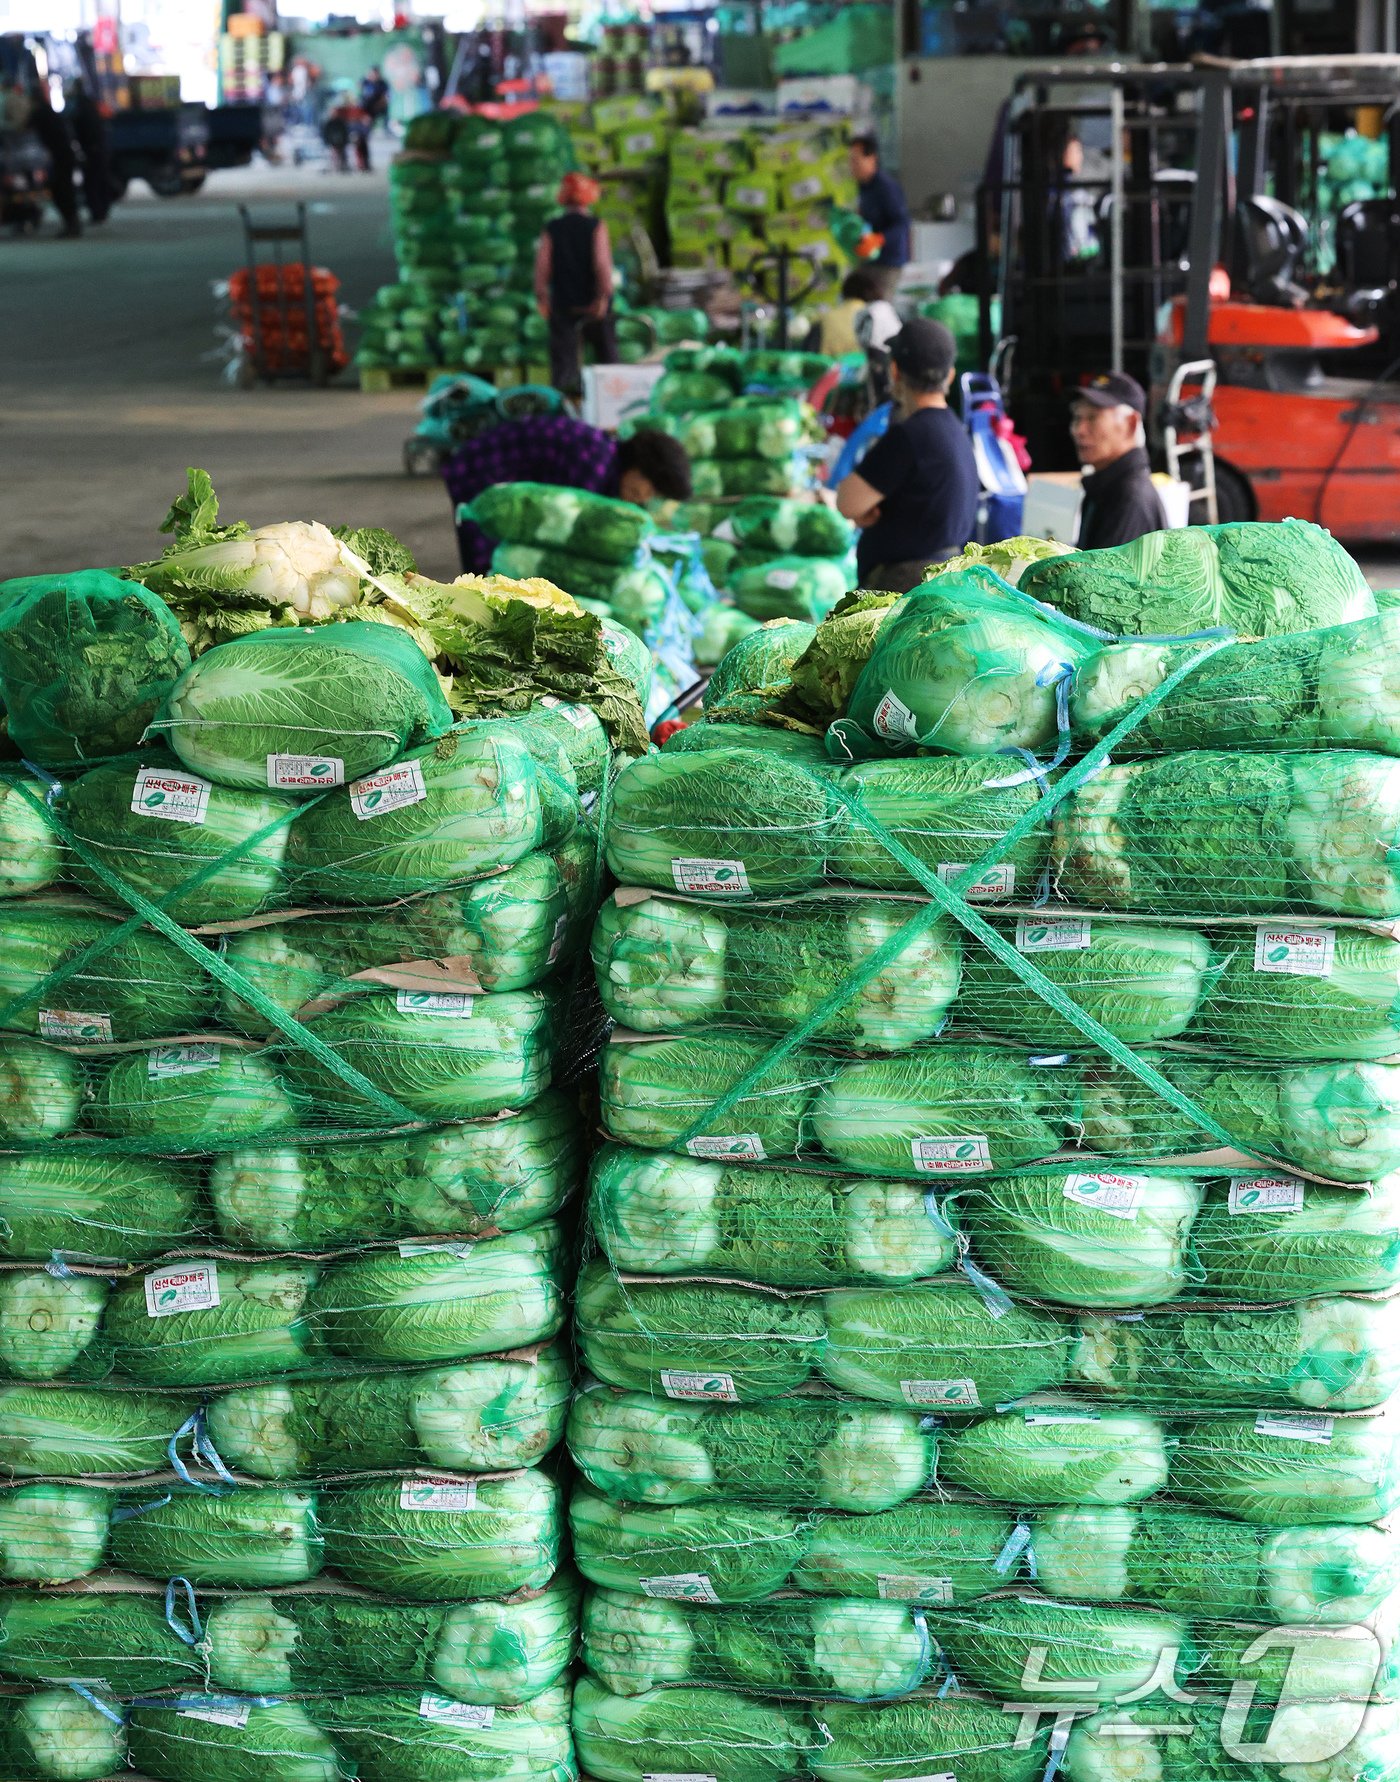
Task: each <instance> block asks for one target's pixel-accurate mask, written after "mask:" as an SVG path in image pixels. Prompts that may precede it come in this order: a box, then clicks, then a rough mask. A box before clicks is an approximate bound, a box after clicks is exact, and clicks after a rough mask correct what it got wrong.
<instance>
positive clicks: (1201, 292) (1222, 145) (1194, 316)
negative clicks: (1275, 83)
mask: <svg viewBox="0 0 1400 1782" xmlns="http://www.w3.org/2000/svg"><path fill="white" fill-rule="evenodd" d="M1229 119H1230V87H1229V82H1228V80H1227V79H1226V77H1225V76H1224V75H1223V74H1219V73H1216V72H1215V71H1213V70H1210V71H1208V72H1207V73H1206V76H1205V80H1204V82H1203V84H1202V87H1201V133H1200V136H1199V137H1198V138H1197V148H1196V190H1195V193H1194V195H1193V197H1192V203H1191V241H1190V249H1189V262H1188V272H1187V280H1186V327H1185V339H1184V340H1183V342H1182V348H1181V356H1182V358H1183V359H1204V358H1207V357H1208V356H1209V344H1208V343H1209V337H1210V275H1211V270H1212V268H1213V267H1214V265H1215V260H1216V253H1217V250H1218V243H1219V234H1220V229H1219V218H1220V211H1221V206H1222V200H1223V197H1224V172H1225V160H1226V157H1227V155H1228V154H1229V147H1230V145H1229V138H1228V134H1227V131H1228V126H1229Z"/></svg>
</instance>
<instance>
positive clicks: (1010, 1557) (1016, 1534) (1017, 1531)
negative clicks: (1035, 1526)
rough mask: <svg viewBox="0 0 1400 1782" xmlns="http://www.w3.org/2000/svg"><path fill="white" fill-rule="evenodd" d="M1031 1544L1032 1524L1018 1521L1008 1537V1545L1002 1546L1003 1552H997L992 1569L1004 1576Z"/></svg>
mask: <svg viewBox="0 0 1400 1782" xmlns="http://www.w3.org/2000/svg"><path fill="white" fill-rule="evenodd" d="M1030 1544H1031V1531H1030V1524H1029V1523H1026V1522H1018V1523H1017V1524H1016V1526H1015V1528H1013V1529H1012V1531H1011V1533H1010V1534H1009V1535H1008V1536H1007V1537H1006V1545H1005V1546H1004V1547H1003V1548H1002V1550H1001V1552H1000V1553H998V1554H997V1556H996V1558H995V1560H993V1562H992V1570H993V1571H994V1572H996V1573H997V1575H998V1576H999V1577H1002V1578H1004V1577H1005V1576H1006V1574H1007V1573H1008V1572H1009V1571H1010V1570H1011V1568H1012V1566H1013V1565H1015V1563H1016V1561H1017V1560H1018V1559H1019V1558H1020V1556H1021V1555H1022V1553H1024V1552H1025V1551H1026V1549H1027V1548H1028V1547H1029V1546H1030Z"/></svg>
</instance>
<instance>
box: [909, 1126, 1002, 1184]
mask: <svg viewBox="0 0 1400 1782" xmlns="http://www.w3.org/2000/svg"><path fill="white" fill-rule="evenodd" d="M909 1146H910V1151H911V1153H912V1155H913V1159H914V1168H915V1169H916V1170H919V1171H920V1172H921V1173H923V1174H927V1175H933V1176H962V1175H971V1174H972V1173H973V1172H974V1171H977V1170H984V1169H990V1168H991V1167H992V1156H991V1147H990V1144H989V1142H988V1140H987V1137H986V1134H985V1133H980V1132H964V1133H961V1134H958V1135H957V1136H955V1137H953V1138H914V1139H910V1141H909Z"/></svg>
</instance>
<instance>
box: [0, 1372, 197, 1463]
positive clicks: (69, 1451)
mask: <svg viewBox="0 0 1400 1782" xmlns="http://www.w3.org/2000/svg"><path fill="white" fill-rule="evenodd" d="M194 1408H195V1401H194V1399H193V1398H191V1397H190V1396H189V1395H187V1394H181V1395H176V1396H172V1397H166V1396H165V1395H163V1394H161V1393H156V1392H102V1391H99V1390H97V1389H95V1388H93V1387H83V1386H64V1387H52V1386H30V1385H25V1386H0V1472H3V1473H6V1474H8V1475H10V1476H12V1477H19V1478H26V1477H34V1476H35V1475H42V1474H56V1475H59V1476H63V1475H66V1474H73V1475H78V1476H100V1475H103V1474H109V1473H110V1474H122V1473H144V1472H151V1471H159V1470H160V1469H161V1468H163V1467H164V1466H165V1465H166V1464H167V1461H166V1445H167V1444H168V1442H169V1441H170V1438H171V1437H172V1436H173V1435H174V1434H175V1432H176V1430H177V1429H179V1428H180V1427H181V1425H182V1424H184V1423H185V1422H186V1421H187V1420H188V1419H189V1418H190V1416H192V1415H193V1412H194Z"/></svg>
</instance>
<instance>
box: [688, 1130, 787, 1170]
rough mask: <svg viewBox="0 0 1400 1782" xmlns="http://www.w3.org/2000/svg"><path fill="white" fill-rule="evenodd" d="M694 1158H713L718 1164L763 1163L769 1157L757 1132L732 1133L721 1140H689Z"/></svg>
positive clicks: (689, 1149) (689, 1148) (689, 1146)
mask: <svg viewBox="0 0 1400 1782" xmlns="http://www.w3.org/2000/svg"><path fill="white" fill-rule="evenodd" d="M685 1148H686V1150H687V1151H689V1152H690V1155H691V1156H692V1157H712V1158H713V1159H714V1160H715V1161H716V1162H717V1163H762V1162H764V1161H765V1159H766V1158H767V1156H768V1153H767V1152H766V1151H765V1150H764V1148H763V1140H762V1139H761V1138H760V1137H759V1136H758V1134H757V1133H756V1132H731V1133H728V1134H726V1135H724V1136H723V1137H719V1138H693V1139H687V1140H686V1142H685Z"/></svg>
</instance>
